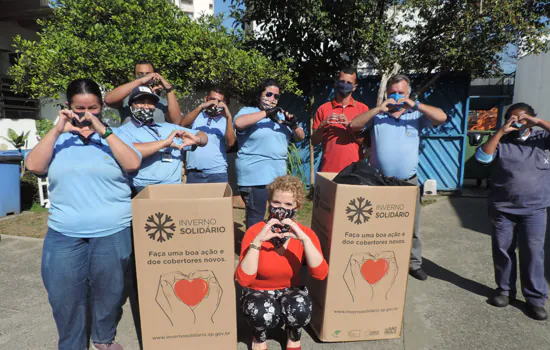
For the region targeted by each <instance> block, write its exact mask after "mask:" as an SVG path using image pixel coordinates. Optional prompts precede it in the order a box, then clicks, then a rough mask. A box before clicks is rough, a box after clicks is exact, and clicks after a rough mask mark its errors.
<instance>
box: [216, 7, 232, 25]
mask: <svg viewBox="0 0 550 350" xmlns="http://www.w3.org/2000/svg"><path fill="white" fill-rule="evenodd" d="M230 4H231V0H227V1H223V0H214V14H216V15H217V14H218V13H221V12H225V19H224V21H223V25H224V26H226V27H227V28H231V26H232V25H233V22H234V20H233V19H232V18H231V19H230V18H228V14H229V5H230Z"/></svg>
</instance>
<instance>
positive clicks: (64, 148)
mask: <svg viewBox="0 0 550 350" xmlns="http://www.w3.org/2000/svg"><path fill="white" fill-rule="evenodd" d="M67 101H68V105H69V109H68V110H62V111H61V112H60V113H59V121H58V122H57V124H56V125H55V126H54V128H53V129H52V130H51V131H50V132H48V134H47V135H46V136H45V137H44V138H43V139H42V140H41V141H40V143H39V144H38V145H36V146H35V147H34V148H33V150H32V151H31V152H30V153H29V154H28V156H27V160H26V166H27V168H28V170H30V171H32V172H33V173H35V174H37V175H47V176H48V177H49V181H50V187H49V190H50V205H51V208H50V216H49V219H48V232H47V234H46V238H45V240H44V247H43V253H42V280H43V281H44V285H45V287H46V290H47V292H48V300H49V302H50V305H51V307H52V310H53V316H54V319H55V322H56V325H57V330H58V334H59V349H60V350H65V349H67V350H74V349H87V347H88V337H87V331H86V320H87V310H88V308H90V310H91V319H92V325H91V327H92V328H91V337H92V342H93V346H94V349H99V350H104V349H107V348H108V349H110V350H121V349H122V347H121V346H120V345H119V344H115V343H114V339H115V334H116V326H117V319H118V318H119V317H120V315H121V312H122V305H123V303H124V300H125V298H124V293H123V291H124V280H125V275H126V272H127V270H128V265H129V262H130V256H131V254H132V239H131V231H130V223H131V220H132V205H131V201H130V186H129V184H128V179H127V178H126V172H129V171H134V170H136V169H138V168H139V165H140V163H141V155H140V154H139V153H138V152H136V150H135V149H133V148H132V147H131V146H129V145H128V144H126V143H125V141H123V140H122V139H120V138H119V135H117V134H116V133H113V131H112V130H111V128H109V127H108V126H106V125H104V124H103V123H102V122H101V110H102V108H103V101H102V97H101V90H100V89H99V86H98V85H97V84H96V83H95V82H93V81H92V80H90V79H78V80H75V81H73V82H71V83H70V84H69V86H68V87H67ZM88 302H90V304H88Z"/></svg>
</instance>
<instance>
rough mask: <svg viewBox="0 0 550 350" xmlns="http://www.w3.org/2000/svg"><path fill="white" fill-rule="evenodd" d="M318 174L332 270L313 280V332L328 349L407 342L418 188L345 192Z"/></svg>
mask: <svg viewBox="0 0 550 350" xmlns="http://www.w3.org/2000/svg"><path fill="white" fill-rule="evenodd" d="M335 176H336V174H335V173H318V174H317V177H316V181H315V186H316V188H315V200H314V208H313V218H312V228H313V230H314V231H315V232H316V233H317V235H318V236H319V239H320V241H321V246H322V248H323V254H324V256H325V258H326V259H327V262H328V264H329V273H328V277H327V279H326V280H324V281H316V280H313V279H312V278H308V287H309V291H310V294H311V296H312V299H313V317H312V321H311V326H312V328H313V330H314V331H315V333H316V334H317V336H318V337H319V339H321V340H322V341H326V342H342V341H358V340H374V339H390V338H399V337H400V336H401V330H402V324H403V311H404V304H405V291H406V289H407V276H408V272H409V259H410V250H411V243H412V232H413V226H414V214H415V209H416V205H417V201H418V197H417V196H418V187H417V186H410V187H409V186H405V187H373V186H355V185H340V184H336V183H334V182H333V181H332V179H333V178H334V177H335Z"/></svg>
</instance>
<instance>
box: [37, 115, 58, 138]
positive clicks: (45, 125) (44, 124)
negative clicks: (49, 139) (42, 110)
mask: <svg viewBox="0 0 550 350" xmlns="http://www.w3.org/2000/svg"><path fill="white" fill-rule="evenodd" d="M35 123H36V134H37V135H38V136H39V137H40V138H41V139H42V138H43V137H44V136H46V134H47V133H48V131H50V130H51V129H52V128H53V127H54V124H53V122H52V121H51V120H49V119H46V118H42V119H38V120H37V121H36V122H35Z"/></svg>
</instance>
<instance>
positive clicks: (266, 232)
mask: <svg viewBox="0 0 550 350" xmlns="http://www.w3.org/2000/svg"><path fill="white" fill-rule="evenodd" d="M273 225H282V223H281V222H280V221H279V220H277V219H271V220H269V221H268V222H267V223H266V224H265V226H264V228H263V229H262V230H261V231H260V233H258V235H257V236H256V237H255V238H254V241H256V242H259V243H263V242H265V241H269V240H270V239H271V238H273V237H279V238H283V237H284V236H283V235H282V234H280V233H276V232H273V231H272V230H271V228H272V227H273Z"/></svg>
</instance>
